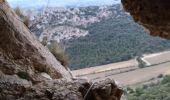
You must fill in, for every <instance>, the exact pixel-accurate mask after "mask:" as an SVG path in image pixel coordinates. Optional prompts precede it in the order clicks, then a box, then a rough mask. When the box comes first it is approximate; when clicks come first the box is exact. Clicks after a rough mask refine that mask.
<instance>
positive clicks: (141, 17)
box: [122, 0, 170, 39]
mask: <svg viewBox="0 0 170 100" xmlns="http://www.w3.org/2000/svg"><path fill="white" fill-rule="evenodd" d="M122 4H123V6H124V8H125V10H126V11H128V12H130V14H131V15H132V17H133V18H134V20H135V21H136V22H137V23H139V24H141V25H143V26H144V27H145V28H146V29H148V30H149V32H150V34H151V35H153V36H160V37H163V38H166V39H170V17H169V16H170V1H169V0H122Z"/></svg>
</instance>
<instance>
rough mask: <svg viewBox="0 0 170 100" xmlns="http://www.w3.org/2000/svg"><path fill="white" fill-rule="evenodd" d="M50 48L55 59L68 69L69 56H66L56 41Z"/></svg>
mask: <svg viewBox="0 0 170 100" xmlns="http://www.w3.org/2000/svg"><path fill="white" fill-rule="evenodd" d="M48 48H49V50H50V51H51V53H52V54H53V55H54V56H55V58H56V59H57V60H58V61H60V63H61V64H62V65H63V66H64V67H65V68H66V67H67V66H68V56H67V55H66V54H65V51H64V49H63V48H62V47H61V46H60V44H59V43H58V42H56V41H52V42H51V44H50V45H49V46H48Z"/></svg>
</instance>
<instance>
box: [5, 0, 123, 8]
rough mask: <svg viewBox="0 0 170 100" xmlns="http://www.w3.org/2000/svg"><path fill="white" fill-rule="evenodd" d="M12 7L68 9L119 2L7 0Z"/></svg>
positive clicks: (93, 0)
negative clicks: (69, 7)
mask: <svg viewBox="0 0 170 100" xmlns="http://www.w3.org/2000/svg"><path fill="white" fill-rule="evenodd" d="M7 1H8V2H9V4H10V5H11V6H12V7H16V6H20V7H22V8H28V7H35V8H36V7H42V6H46V5H47V4H48V5H49V6H52V7H68V6H73V7H74V6H75V7H77V6H79V7H80V6H100V5H112V4H119V3H120V0H64V1H63V0H49V3H48V0H7Z"/></svg>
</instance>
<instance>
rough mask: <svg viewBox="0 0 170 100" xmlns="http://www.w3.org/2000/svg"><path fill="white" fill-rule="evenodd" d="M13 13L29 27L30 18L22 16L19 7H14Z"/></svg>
mask: <svg viewBox="0 0 170 100" xmlns="http://www.w3.org/2000/svg"><path fill="white" fill-rule="evenodd" d="M14 11H15V13H16V14H17V15H18V16H19V17H20V19H21V20H22V22H23V23H24V24H25V25H26V26H27V27H29V24H30V17H29V16H26V15H24V13H23V11H22V10H21V9H20V7H16V8H15V9H14Z"/></svg>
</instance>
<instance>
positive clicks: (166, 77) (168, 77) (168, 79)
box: [161, 76, 170, 84]
mask: <svg viewBox="0 0 170 100" xmlns="http://www.w3.org/2000/svg"><path fill="white" fill-rule="evenodd" d="M161 83H162V84H166V83H170V76H165V77H164V78H163V80H162V82H161Z"/></svg>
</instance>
